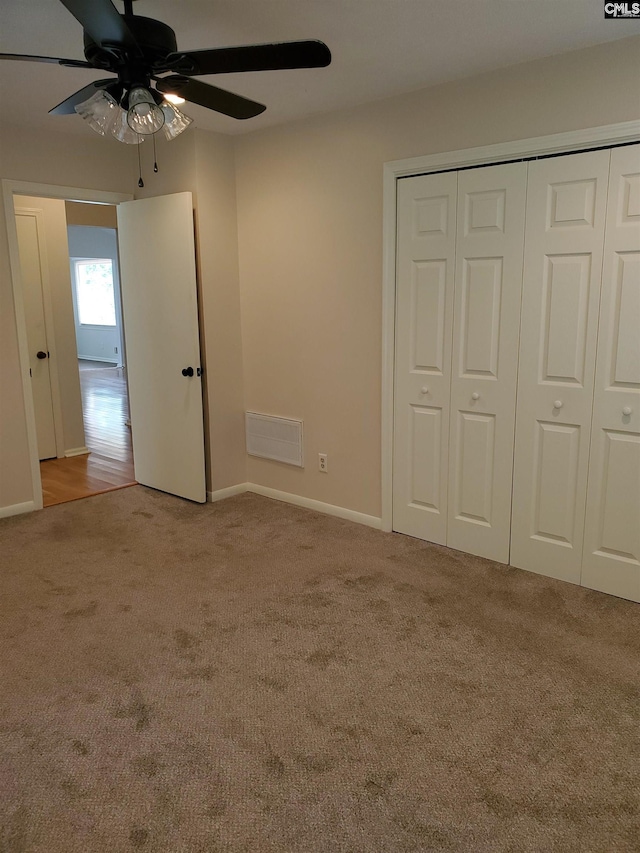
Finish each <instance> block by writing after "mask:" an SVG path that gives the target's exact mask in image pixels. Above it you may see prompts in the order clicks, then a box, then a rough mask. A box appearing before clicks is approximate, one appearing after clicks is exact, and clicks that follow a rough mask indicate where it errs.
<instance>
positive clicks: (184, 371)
mask: <svg viewBox="0 0 640 853" xmlns="http://www.w3.org/2000/svg"><path fill="white" fill-rule="evenodd" d="M182 375H183V376H193V367H183V368H182Z"/></svg>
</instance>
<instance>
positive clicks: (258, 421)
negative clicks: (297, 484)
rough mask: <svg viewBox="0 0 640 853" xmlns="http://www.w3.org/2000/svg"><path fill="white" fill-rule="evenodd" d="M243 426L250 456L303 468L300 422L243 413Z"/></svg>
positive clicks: (253, 413)
mask: <svg viewBox="0 0 640 853" xmlns="http://www.w3.org/2000/svg"><path fill="white" fill-rule="evenodd" d="M245 425H246V434H247V453H248V454H249V455H250V456H260V457H261V458H262V459H273V460H275V461H276V462H285V463H286V464H287V465H297V466H298V467H299V468H303V467H304V462H303V456H302V421H294V420H291V419H289V418H274V417H271V416H270V415H258V414H256V413H255V412H245Z"/></svg>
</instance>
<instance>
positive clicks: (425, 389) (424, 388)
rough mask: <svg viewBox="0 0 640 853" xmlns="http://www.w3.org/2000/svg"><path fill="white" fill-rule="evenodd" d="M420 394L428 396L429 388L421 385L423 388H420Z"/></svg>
mask: <svg viewBox="0 0 640 853" xmlns="http://www.w3.org/2000/svg"><path fill="white" fill-rule="evenodd" d="M420 392H421V393H422V394H428V393H429V386H428V385H423V386H422V388H421V389H420Z"/></svg>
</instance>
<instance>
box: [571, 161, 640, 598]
mask: <svg viewBox="0 0 640 853" xmlns="http://www.w3.org/2000/svg"><path fill="white" fill-rule="evenodd" d="M582 584H583V586H588V587H591V588H592V589H598V590H601V591H603V592H608V593H611V594H613V595H619V596H623V597H624V598H630V599H632V600H633V601H640V146H639V145H634V146H629V147H625V148H617V149H615V150H613V151H612V152H611V171H610V178H609V200H608V205H607V219H606V231H605V247H604V265H603V274H602V295H601V301H600V324H599V332H598V353H597V359H596V377H595V393H594V406H593V421H592V427H591V454H590V462H589V481H588V487H587V510H586V530H585V545H584V554H583V560H582Z"/></svg>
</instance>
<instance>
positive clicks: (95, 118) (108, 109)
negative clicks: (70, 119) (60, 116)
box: [75, 89, 120, 136]
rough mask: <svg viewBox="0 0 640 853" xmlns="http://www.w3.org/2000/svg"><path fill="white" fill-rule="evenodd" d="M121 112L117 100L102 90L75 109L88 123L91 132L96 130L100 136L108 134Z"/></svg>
mask: <svg viewBox="0 0 640 853" xmlns="http://www.w3.org/2000/svg"><path fill="white" fill-rule="evenodd" d="M119 110H120V107H119V106H118V104H117V102H116V100H115V98H113V97H112V96H111V95H110V94H109V93H108V92H105V90H104V89H100V90H99V91H98V92H96V93H95V94H94V95H92V96H91V97H90V98H88V99H87V100H86V101H82V103H80V104H77V105H76V107H75V111H76V112H77V113H78V115H79V116H81V117H82V118H83V119H84V120H85V121H86V122H87V123H88V125H89V127H90V128H91V130H95V132H96V133H99V134H100V136H104V135H105V134H106V133H108V131H109V130H110V128H111V125H112V124H113V122H114V121H115V119H116V116H117V114H118V111H119Z"/></svg>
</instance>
